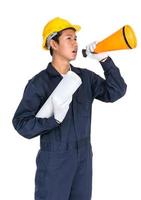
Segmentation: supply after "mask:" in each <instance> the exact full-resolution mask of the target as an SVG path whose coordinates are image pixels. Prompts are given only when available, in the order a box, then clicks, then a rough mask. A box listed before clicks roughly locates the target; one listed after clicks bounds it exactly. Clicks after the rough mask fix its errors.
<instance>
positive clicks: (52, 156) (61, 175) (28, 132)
mask: <svg viewBox="0 0 141 200" xmlns="http://www.w3.org/2000/svg"><path fill="white" fill-rule="evenodd" d="M79 30H80V26H78V25H72V24H71V23H70V22H68V21H67V20H65V19H62V18H58V17H57V18H54V19H52V20H51V21H49V22H48V23H47V25H46V26H45V28H44V30H43V48H44V49H46V50H50V54H51V55H52V62H50V63H49V64H48V67H47V69H45V70H43V71H41V72H40V73H39V74H37V75H36V76H34V77H33V78H32V79H31V80H30V81H29V82H28V84H27V86H26V88H25V91H24V95H23V98H22V100H21V102H20V104H19V106H18V108H17V111H16V113H15V115H14V118H13V125H14V127H15V129H16V130H17V131H18V132H19V134H21V135H22V136H24V137H26V138H33V137H35V136H38V135H40V150H39V153H38V155H37V160H36V162H37V171H36V178H35V200H90V199H91V192H92V154H93V153H92V148H91V142H90V127H91V109H92V103H93V100H94V99H98V100H101V101H104V102H114V101H116V100H118V99H119V98H121V97H122V96H123V95H124V94H125V92H126V84H125V82H124V80H123V78H122V77H121V75H120V72H119V69H118V68H117V67H116V66H115V64H114V63H113V61H112V59H111V58H110V57H109V56H107V54H96V55H93V54H92V53H91V48H94V47H95V43H92V44H90V45H88V46H87V48H86V53H87V55H88V56H89V55H90V56H92V55H93V56H94V58H96V59H98V61H99V62H100V63H101V66H102V68H103V70H104V74H105V79H103V78H101V77H100V76H98V75H97V74H95V73H94V72H92V71H90V70H87V69H82V68H76V67H74V66H72V65H71V64H70V61H72V60H75V58H76V55H77V50H78V44H77V37H76V31H79ZM69 70H71V71H72V72H74V73H75V74H76V75H78V76H79V77H80V78H81V81H82V84H81V85H80V87H79V88H78V89H77V90H76V92H75V93H74V94H73V95H72V98H68V101H66V102H65V103H66V104H65V106H64V105H63V104H61V105H57V104H56V102H54V101H53V102H52V104H53V109H54V111H53V112H54V114H53V116H51V117H48V118H40V117H37V116H36V114H37V113H38V111H39V110H40V108H41V107H42V106H43V104H44V103H45V101H46V100H47V99H48V98H49V96H50V95H51V94H52V93H53V91H54V89H55V88H56V87H57V85H58V84H59V83H60V82H61V81H62V79H63V76H67V73H68V72H69ZM62 93H65V91H62ZM66 105H67V106H66ZM60 116H61V117H60Z"/></svg>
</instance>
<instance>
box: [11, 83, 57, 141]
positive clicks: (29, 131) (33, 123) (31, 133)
mask: <svg viewBox="0 0 141 200" xmlns="http://www.w3.org/2000/svg"><path fill="white" fill-rule="evenodd" d="M41 101H42V99H41V96H40V95H39V94H38V92H37V89H36V88H35V87H34V85H33V84H32V83H31V82H30V81H29V83H28V84H27V86H26V88H25V90H24V94H23V98H22V100H21V102H20V104H19V106H18V108H17V110H16V112H15V114H14V117H13V120H12V123H13V126H14V128H15V129H16V130H17V132H18V133H19V134H20V135H22V136H23V137H25V138H28V139H30V138H33V137H36V136H38V135H42V134H44V133H47V132H49V131H51V130H52V129H54V128H56V127H57V126H59V124H58V123H57V122H56V120H55V119H54V116H52V117H49V118H37V117H35V116H36V113H37V112H38V110H39V108H40V106H41V104H42V102H41Z"/></svg>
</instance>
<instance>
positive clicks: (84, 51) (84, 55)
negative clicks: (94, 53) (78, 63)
mask: <svg viewBox="0 0 141 200" xmlns="http://www.w3.org/2000/svg"><path fill="white" fill-rule="evenodd" d="M82 55H83V57H87V54H86V49H82Z"/></svg>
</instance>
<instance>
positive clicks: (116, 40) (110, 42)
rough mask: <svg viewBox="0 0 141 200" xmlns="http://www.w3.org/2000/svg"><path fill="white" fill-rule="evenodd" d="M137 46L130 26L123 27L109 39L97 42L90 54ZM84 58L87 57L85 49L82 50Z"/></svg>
mask: <svg viewBox="0 0 141 200" xmlns="http://www.w3.org/2000/svg"><path fill="white" fill-rule="evenodd" d="M136 46H137V39H136V36H135V33H134V31H133V29H132V28H131V26H129V25H125V26H123V27H122V28H121V29H119V30H118V31H116V32H115V33H113V34H112V35H110V36H109V37H107V38H105V39H104V40H102V41H101V42H98V43H97V45H96V48H95V49H94V51H93V52H92V53H101V52H106V51H113V50H122V49H133V48H135V47H136ZM82 54H83V56H84V57H86V56H87V54H86V49H83V50H82Z"/></svg>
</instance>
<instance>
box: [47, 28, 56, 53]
mask: <svg viewBox="0 0 141 200" xmlns="http://www.w3.org/2000/svg"><path fill="white" fill-rule="evenodd" d="M56 35H57V32H54V33H52V34H51V35H49V36H48V38H47V48H48V49H50V40H51V39H52V38H54V37H55V36H56Z"/></svg>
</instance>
